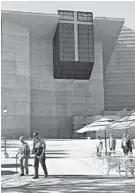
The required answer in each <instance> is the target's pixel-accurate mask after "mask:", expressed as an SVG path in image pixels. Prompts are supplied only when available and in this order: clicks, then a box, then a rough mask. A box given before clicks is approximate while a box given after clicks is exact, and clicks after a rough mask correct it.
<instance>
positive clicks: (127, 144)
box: [96, 134, 134, 156]
mask: <svg viewBox="0 0 135 193" xmlns="http://www.w3.org/2000/svg"><path fill="white" fill-rule="evenodd" d="M121 148H122V149H123V153H124V154H125V155H127V154H128V153H129V152H130V153H132V150H133V148H134V141H133V140H132V139H131V138H130V136H129V135H126V134H123V137H122V140H121ZM96 149H97V156H101V152H102V150H103V141H102V140H101V138H100V137H99V136H98V143H97V145H96ZM109 149H110V151H115V149H116V139H115V138H114V136H113V135H112V134H110V138H109Z"/></svg>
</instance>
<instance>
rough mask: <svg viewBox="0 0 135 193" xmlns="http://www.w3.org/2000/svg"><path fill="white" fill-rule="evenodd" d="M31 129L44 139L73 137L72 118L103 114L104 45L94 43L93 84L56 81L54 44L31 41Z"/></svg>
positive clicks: (91, 81)
mask: <svg viewBox="0 0 135 193" xmlns="http://www.w3.org/2000/svg"><path fill="white" fill-rule="evenodd" d="M30 50H31V57H30V58H31V70H30V73H31V87H30V89H31V92H30V103H31V112H30V114H31V128H32V130H33V131H35V130H36V129H37V130H39V131H40V133H41V135H42V136H44V137H46V136H47V137H63V138H64V137H66V138H70V137H71V136H72V134H73V127H72V116H73V115H80V116H81V115H89V114H91V113H97V112H100V111H102V110H104V89H103V63H102V61H103V60H102V44H101V43H95V53H96V54H95V65H94V68H93V72H92V76H91V79H90V80H58V79H54V78H53V51H52V50H53V44H52V41H51V40H47V39H45V38H44V39H43V38H40V37H39V38H32V37H30Z"/></svg>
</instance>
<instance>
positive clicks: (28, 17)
mask: <svg viewBox="0 0 135 193" xmlns="http://www.w3.org/2000/svg"><path fill="white" fill-rule="evenodd" d="M2 19H4V20H6V21H9V22H13V23H15V24H18V25H21V26H23V27H25V28H28V29H29V30H30V33H31V35H32V36H40V37H46V38H48V39H51V40H52V39H53V37H54V34H55V30H56V26H57V24H58V22H59V15H57V14H44V13H27V12H19V11H7V10H2ZM123 24H124V19H122V18H105V17H101V18H100V17H96V18H94V41H95V42H101V43H102V48H103V63H104V69H105V68H106V66H107V64H108V62H109V59H110V56H111V54H112V51H113V49H114V46H115V44H116V41H117V39H118V37H119V34H120V32H121V29H122V26H123Z"/></svg>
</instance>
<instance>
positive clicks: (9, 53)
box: [2, 13, 135, 138]
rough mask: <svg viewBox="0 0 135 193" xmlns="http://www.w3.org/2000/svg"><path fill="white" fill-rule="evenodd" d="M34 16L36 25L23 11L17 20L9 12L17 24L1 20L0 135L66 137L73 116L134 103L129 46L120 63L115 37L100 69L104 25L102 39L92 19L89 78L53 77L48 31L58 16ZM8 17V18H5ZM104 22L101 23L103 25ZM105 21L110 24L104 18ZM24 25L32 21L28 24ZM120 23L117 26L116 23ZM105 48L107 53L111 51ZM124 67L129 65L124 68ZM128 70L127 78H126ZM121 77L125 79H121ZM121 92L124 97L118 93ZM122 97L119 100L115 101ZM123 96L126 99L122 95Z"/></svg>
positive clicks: (50, 35) (72, 129) (72, 130)
mask: <svg viewBox="0 0 135 193" xmlns="http://www.w3.org/2000/svg"><path fill="white" fill-rule="evenodd" d="M18 15H20V13H19V14H18ZM24 15H25V14H24ZM5 17H6V14H5ZM21 17H22V18H21ZM34 17H35V18H38V17H39V18H38V19H37V20H36V19H35V20H34V21H35V23H36V24H35V25H34V24H33V23H32V22H34V21H33V17H32V16H29V18H28V19H29V23H28V22H27V14H26V15H25V16H20V18H19V17H17V16H16V15H15V18H14V17H13V16H12V17H11V19H12V20H15V19H16V18H17V19H18V18H19V19H18V21H17V22H16V23H14V22H13V21H12V22H11V21H6V20H2V136H4V135H5V131H6V133H7V137H8V138H13V137H19V136H20V135H24V136H26V137H30V133H32V132H34V131H36V130H38V131H40V134H41V136H42V137H45V138H59V137H62V138H71V137H72V136H73V132H74V126H73V124H74V123H73V116H78V117H79V116H80V117H81V116H89V115H94V114H100V113H101V112H102V111H104V110H105V109H107V110H119V109H121V108H122V107H125V106H126V107H127V106H128V107H133V108H134V107H135V105H134V103H135V101H134V99H135V97H134V95H135V91H134V81H135V79H134V77H135V76H134V56H133V55H134V49H133V50H132V48H131V47H130V51H132V54H131V55H132V59H133V61H131V57H130V56H131V55H130V56H129V57H126V56H124V55H122V56H123V57H124V60H125V61H126V60H127V62H128V63H126V62H125V63H123V59H122V58H121V55H120V54H119V51H118V50H117V49H118V48H117V47H118V46H119V49H120V48H121V46H120V45H119V44H120V42H119V41H120V39H119V41H118V43H117V44H116V46H115V50H114V52H113V54H112V56H111V58H110V61H109V64H108V65H107V67H106V69H105V71H104V62H105V61H106V60H105V59H104V55H105V53H104V54H103V52H104V50H105V45H106V44H104V43H103V42H102V40H103V41H104V39H105V37H104V36H103V30H104V29H103V27H102V36H103V37H99V32H100V27H101V26H102V25H101V23H100V20H98V19H97V20H96V24H95V44H94V52H95V63H94V67H93V70H92V74H91V77H90V79H89V80H73V79H70V80H68V79H54V77H53V35H54V32H55V28H56V24H57V22H58V21H55V19H56V20H58V18H56V17H55V16H53V17H52V16H48V18H46V17H47V16H42V15H40V16H38V17H37V16H34ZM30 18H31V20H30ZM44 18H46V20H44ZM21 19H22V20H21ZM23 19H24V20H25V21H24V20H23ZM49 19H50V20H49ZM7 20H10V18H9V16H8V17H7ZM19 21H21V22H22V24H20V23H19ZM40 21H41V23H39V22H40ZM49 21H50V25H49ZM42 22H45V24H46V25H45V24H44V25H43V23H42ZM105 22H106V21H103V23H104V25H105ZM31 23H32V24H31ZM107 23H109V21H108V20H107ZM113 23H114V21H113ZM24 24H27V25H26V26H25V25H24ZM29 24H31V25H30V27H29ZM99 24H100V25H99ZM120 24H121V25H122V23H121V22H120ZM33 26H34V27H33ZM45 26H48V27H45ZM118 26H119V22H118V24H117V27H118ZM39 27H40V29H39ZM38 29H39V30H38ZM45 29H47V30H48V31H47V30H45ZM119 29H120V27H119ZM50 32H51V33H50ZM97 32H98V33H97ZM106 34H107V32H106ZM110 36H111V30H110V29H109V35H108V37H110ZM120 36H121V35H120ZM119 38H120V37H119ZM100 40H101V41H100ZM108 45H109V43H107V46H108ZM124 45H125V44H124ZM109 46H110V45H109ZM109 46H108V47H109ZM128 49H129V48H128ZM108 52H109V54H110V51H108ZM121 52H122V51H121ZM107 54H108V53H107ZM109 54H108V55H107V56H108V57H109ZM129 61H131V62H129ZM127 65H128V68H126V66H127ZM120 66H122V68H121V67H120ZM129 67H130V68H129ZM132 69H133V70H132ZM131 71H132V73H131ZM116 72H117V73H116ZM127 72H128V74H130V78H129V76H125V75H126V73H127ZM121 73H122V74H123V75H122V76H121V75H120V74H121ZM117 77H118V78H117ZM125 77H126V78H125ZM119 78H122V79H119ZM124 78H125V79H124ZM122 80H124V81H125V82H124V83H122V82H121V81H122ZM130 80H131V81H130ZM129 83H130V87H129ZM122 84H123V87H122ZM125 84H126V85H127V86H126V90H125V89H124V85H125ZM104 87H105V88H104ZM115 88H118V90H115ZM114 90H115V94H114ZM122 92H123V93H124V94H123V95H121V93H122ZM114 95H115V96H114ZM121 96H122V100H118V102H117V99H120V97H121ZM128 96H129V99H131V100H130V101H129V102H128V100H127V99H126V100H125V99H124V97H128ZM112 98H113V99H114V98H115V99H116V100H112ZM126 101H127V103H125V102H126ZM5 106H6V107H7V109H8V114H7V116H6V128H7V129H6V130H5V122H4V116H3V108H4V107H5Z"/></svg>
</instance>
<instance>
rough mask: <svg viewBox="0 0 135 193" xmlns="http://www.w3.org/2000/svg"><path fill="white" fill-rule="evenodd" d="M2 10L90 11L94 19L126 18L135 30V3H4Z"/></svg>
mask: <svg viewBox="0 0 135 193" xmlns="http://www.w3.org/2000/svg"><path fill="white" fill-rule="evenodd" d="M1 9H2V10H13V11H24V12H35V13H48V14H57V10H73V11H87V12H88V11H90V12H93V15H94V17H102V16H105V17H113V18H124V19H125V24H124V25H125V26H127V27H129V28H131V29H133V30H135V1H3V2H2V3H1Z"/></svg>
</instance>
